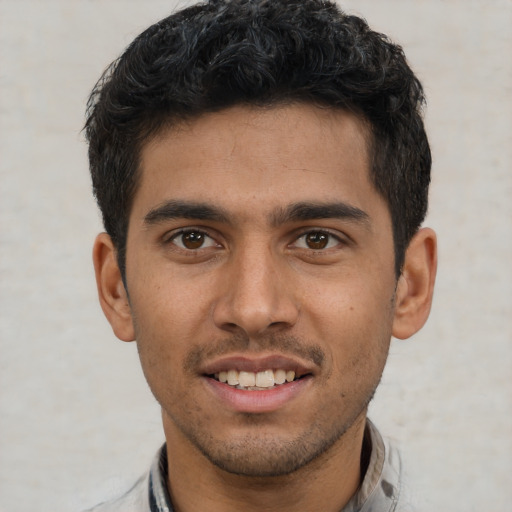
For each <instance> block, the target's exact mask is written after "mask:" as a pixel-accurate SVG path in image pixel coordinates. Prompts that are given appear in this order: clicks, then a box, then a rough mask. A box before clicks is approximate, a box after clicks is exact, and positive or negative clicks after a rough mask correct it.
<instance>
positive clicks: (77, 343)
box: [0, 0, 512, 512]
mask: <svg viewBox="0 0 512 512" xmlns="http://www.w3.org/2000/svg"><path fill="white" fill-rule="evenodd" d="M175 5H185V3H184V2H178V3H177V2H175V1H161V0H149V1H144V2H143V1H135V0H133V1H131V0H124V1H119V0H104V1H99V0H46V1H44V2H43V1H29V0H0V173H1V181H0V244H1V245H0V251H1V253H0V254H1V256H0V511H1V512H26V511H27V510H38V511H41V512H45V511H47V512H50V511H51V512H59V511H70V510H80V509H82V508H85V507H87V506H91V505H93V504H94V503H96V502H99V501H101V500H102V499H104V498H105V497H107V496H111V495H113V494H115V493H118V492H120V491H122V490H124V489H126V488H127V487H128V486H129V485H130V484H131V483H132V482H133V481H134V479H135V478H136V477H137V476H138V475H139V474H140V473H142V472H143V471H145V470H146V469H147V466H148V464H149V462H150V460H151V459H152V457H153V454H154V452H155V451H156V449H157V448H158V446H159V445H160V443H161V442H162V441H163V433H162V429H161V420H160V414H159V409H158V406H157V405H156V403H155V400H154V399H153V397H152V396H151V394H150V392H149V391H148V390H147V386H146V383H145V382H144V379H143V376H142V372H141V370H140V368H139V363H138V359H137V353H136V346H135V344H123V343H122V342H120V341H118V340H117V339H116V338H115V337H114V336H113V334H112V332H111V330H110V327H109V326H108V324H107V322H106V320H105V319H104V318H103V315H102V313H101V310H100V308H99V306H98V304H97V299H96V291H95V284H94V278H93V270H92V263H91V247H92V243H93V239H94V236H95V234H96V233H97V232H98V231H99V230H101V225H100V221H99V215H98V212H97V210H96V206H95V204H94V200H93V198H92V195H91V191H90V182H89V176H88V169H87V159H86V147H85V143H84V137H83V135H82V134H81V128H82V125H83V122H84V109H85V102H86V99H87V96H88V93H89V91H90V89H91V88H92V86H93V85H94V83H95V81H96V79H97V78H98V77H99V75H100V73H101V72H102V70H103V69H104V68H105V67H106V65H107V64H108V63H109V62H110V61H112V60H113V59H114V58H115V57H116V56H117V55H118V54H119V53H120V52H121V51H122V49H123V48H124V47H125V46H126V45H127V44H128V43H129V42H130V41H131V40H132V39H133V38H134V37H135V36H136V35H137V34H138V33H139V32H140V31H141V30H142V29H144V28H145V27H146V26H147V25H148V24H150V23H152V22H154V21H156V20H158V19H160V18H162V17H163V16H165V15H167V14H169V13H170V11H171V10H172V9H173V7H174V6H175ZM343 6H344V7H345V8H346V9H347V10H349V11H353V12H356V13H361V14H363V16H364V17H366V19H367V20H368V21H369V23H370V25H372V26H373V27H374V28H376V29H378V30H380V31H383V32H385V33H387V34H389V35H390V36H391V37H392V38H393V39H394V40H395V41H397V42H399V43H401V44H402V45H403V46H404V48H405V51H406V54H407V55H408V58H409V60H410V62H411V65H412V67H413V68H414V69H415V70H416V72H417V74H418V75H419V77H420V78H421V79H422V81H423V83H424V86H425V89H426V93H427V96H428V109H427V115H426V122H427V127H428V130H429V133H430V140H431V144H432V150H433V157H434V165H433V184H432V192H431V206H430V213H429V216H428V219H427V222H426V225H429V226H431V227H433V228H434V229H436V231H437V232H438V235H439V254H440V266H439V274H438V283H437V289H436V294H435V301H434V306H433V310H432V314H431V318H430V321H429V323H428V324H427V326H426V327H425V328H424V329H423V330H422V331H421V332H420V333H419V334H418V335H416V336H415V337H414V338H413V339H411V340H408V341H394V342H393V346H392V350H391V354H390V357H389V363H388V367H387V369H386V371H385V374H384V377H383V381H382V384H381V386H380V388H379V391H378V393H377V396H376V398H375V400H374V402H373V404H372V406H371V411H370V416H371V417H372V418H373V420H374V421H375V422H376V423H377V425H379V427H380V428H381V430H382V431H383V432H384V433H385V434H387V435H388V436H390V437H393V438H395V439H396V440H397V441H398V442H399V443H400V445H401V447H402V451H403V454H404V458H405V463H406V467H407V473H408V481H409V484H408V485H409V487H410V492H411V493H412V495H413V497H414V499H415V501H416V503H417V505H418V509H419V510H420V511H441V512H471V511H480V510H485V511H486V512H505V511H507V510H510V503H511V502H512V481H511V480H512V477H511V475H512V385H511V373H512V372H511V370H512V121H511V119H512V31H511V30H510V27H511V26H512V2H511V1H509V0H487V1H486V0H479V1H476V0H415V1H414V2H413V1H410V0H389V1H386V0H359V1H357V0H347V1H346V2H344V3H343Z"/></svg>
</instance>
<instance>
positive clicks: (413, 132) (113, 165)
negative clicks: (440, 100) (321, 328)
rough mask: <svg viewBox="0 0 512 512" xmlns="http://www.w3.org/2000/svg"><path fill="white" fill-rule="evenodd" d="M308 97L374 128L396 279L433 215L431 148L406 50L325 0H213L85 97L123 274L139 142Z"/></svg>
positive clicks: (92, 154)
mask: <svg viewBox="0 0 512 512" xmlns="http://www.w3.org/2000/svg"><path fill="white" fill-rule="evenodd" d="M293 102H307V103H312V104H316V105H320V106H324V107H331V108H339V109H345V110H349V111H351V112H355V113H356V114H358V115H359V116H360V117H361V118H362V119H364V120H365V121H366V123H367V124H368V126H369V135H370V137H369V141H370V142H369V148H368V150H369V155H370V161H371V168H370V177H371V180H372V182H373V184H374V186H375V188H376V190H377V191H378V192H379V193H380V194H381V195H382V196H383V197H384V199H385V200H386V202H387V204H388V206H389V210H390V214H391V219H392V224H393V237H394V247H395V269H396V273H397V276H398V275H399V274H400V272H401V267H402V264H403V261H404V257H405V251H406V249H407V246H408V244H409V242H410V240H411V238H412V237H413V235H414V234H415V233H416V231H417V230H418V228H419V227H420V225H421V223H422V222H423V220H424V218H425V214H426V211H427V203H428V186H429V183H430V167H431V154H430V148H429V144H428V139H427V136H426V133H425V129H424V124H423V119H422V108H423V104H424V102H425V98H424V94H423V89H422V86H421V83H420V82H419V80H418V79H417V77H416V76H415V75H414V73H413V72H412V70H411V68H410V67H409V65H408V63H407V61H406V58H405V56H404V53H403V51H402V48H401V47H400V46H399V45H397V44H394V43H392V42H391V41H390V40H389V39H388V38H387V37H386V36H385V35H383V34H380V33H377V32H374V31H372V30H371V29H370V28H369V27H368V24H367V23H366V21H365V20H363V19H362V18H360V17H357V16H353V15H347V14H345V13H344V12H343V11H341V10H340V9H339V8H338V7H337V6H336V4H335V3H334V2H331V1H327V0H210V1H207V2H205V3H200V4H197V5H194V6H192V7H188V8H186V9H183V10H181V11H179V12H176V13H175V14H173V15H171V16H169V17H167V18H165V19H163V20H161V21H159V22H158V23H155V24H154V25H152V26H151V27H149V28H148V29H147V30H145V31H144V32H143V33H142V34H140V35H139V36H138V37H137V38H136V39H135V40H134V41H133V42H132V43H131V44H130V46H129V47H128V48H127V49H126V51H125V52H124V53H123V55H122V56H121V57H120V58H119V59H117V60H116V61H114V62H113V63H112V64H111V65H110V66H109V67H108V68H107V69H106V71H105V72H104V74H103V76H102V77H101V78H100V80H99V81H98V83H97V84H96V86H95V87H94V89H93V91H92V93H91V96H90V98H89V102H88V105H87V121H86V125H85V131H86V136H87V140H88V142H89V162H90V170H91V175H92V183H93V189H94V194H95V196H96V199H97V202H98V204H99V207H100V209H101V212H102V216H103V223H104V226H105V229H106V231H107V233H108V234H109V235H110V237H111V238H112V241H113V243H114V245H115V247H116V251H117V258H118V263H119V266H120V269H121V273H122V275H123V278H124V275H125V252H126V239H127V230H128V219H129V214H130V209H131V205H132V201H133V197H134V194H135V192H136V189H137V184H138V181H139V178H140V176H139V173H140V171H139V159H140V152H141V148H142V147H143V145H144V143H145V142H147V141H148V139H149V138H150V137H151V136H153V135H155V134H156V133H158V131H159V130H161V129H163V128H164V127H166V126H169V125H172V124H173V123H179V122H181V121H184V120H187V119H193V118H196V117H199V116H201V114H204V113H206V112H213V111H218V110H221V109H225V108H228V107H230V106H234V105H239V104H245V105H252V106H262V107H263V106H264V107H269V106H270V107H271V106H272V105H278V104H282V103H293Z"/></svg>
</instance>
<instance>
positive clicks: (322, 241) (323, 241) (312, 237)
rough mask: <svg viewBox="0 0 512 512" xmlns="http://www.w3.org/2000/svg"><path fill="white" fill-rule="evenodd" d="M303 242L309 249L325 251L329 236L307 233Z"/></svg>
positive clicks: (319, 233)
mask: <svg viewBox="0 0 512 512" xmlns="http://www.w3.org/2000/svg"><path fill="white" fill-rule="evenodd" d="M305 241H306V244H307V246H308V247H309V248H310V249H316V250H318V249H325V248H326V247H327V244H328V243H329V235H328V234H326V233H321V232H318V231H316V232H313V233H308V234H307V235H306V240H305Z"/></svg>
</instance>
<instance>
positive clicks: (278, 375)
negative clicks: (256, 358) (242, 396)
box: [213, 369, 295, 391]
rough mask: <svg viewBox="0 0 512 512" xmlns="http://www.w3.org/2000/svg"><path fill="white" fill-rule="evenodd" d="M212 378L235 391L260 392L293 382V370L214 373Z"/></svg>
mask: <svg viewBox="0 0 512 512" xmlns="http://www.w3.org/2000/svg"><path fill="white" fill-rule="evenodd" d="M213 378H214V379H215V380H217V381H219V382H222V383H223V384H228V385H229V386H232V387H234V388H236V389H243V390H248V391H262V390H266V389H270V388H273V387H276V386H280V385H282V384H285V383H287V382H293V381H294V380H295V372H294V371H293V370H283V369H278V370H263V371H260V372H250V371H238V370H227V371H221V372H218V373H215V374H214V375H213Z"/></svg>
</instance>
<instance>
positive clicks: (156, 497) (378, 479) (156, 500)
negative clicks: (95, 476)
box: [149, 420, 401, 512]
mask: <svg viewBox="0 0 512 512" xmlns="http://www.w3.org/2000/svg"><path fill="white" fill-rule="evenodd" d="M363 446H364V447H366V450H368V452H369V460H368V467H367V469H366V473H365V476H364V479H363V481H362V483H361V485H360V487H359V489H358V490H357V492H356V494H354V496H353V497H352V499H351V500H350V501H349V502H348V503H347V504H346V505H345V507H343V509H342V510H341V511H340V512H371V511H374V512H377V511H378V512H393V511H394V510H395V509H396V506H397V503H398V499H399V495H400V470H401V462H400V454H399V452H398V450H397V449H396V447H394V446H393V445H392V444H391V443H390V442H389V441H387V440H384V439H383V438H382V436H381V435H380V433H379V431H378V430H377V428H376V427H375V425H374V424H373V423H372V422H371V421H370V420H366V427H365V433H364V442H363ZM367 457H368V456H367ZM149 505H150V510H151V512H174V509H173V507H172V504H171V498H170V496H169V491H168V490H167V449H166V445H165V444H164V445H163V446H162V448H161V449H160V450H159V452H158V453H157V456H156V457H155V459H154V461H153V464H152V466H151V470H150V472H149Z"/></svg>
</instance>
